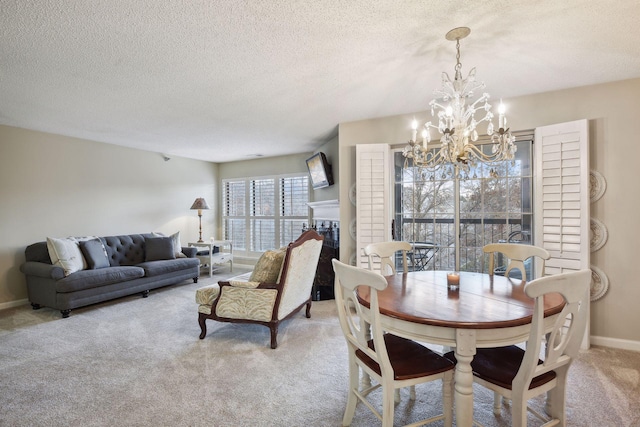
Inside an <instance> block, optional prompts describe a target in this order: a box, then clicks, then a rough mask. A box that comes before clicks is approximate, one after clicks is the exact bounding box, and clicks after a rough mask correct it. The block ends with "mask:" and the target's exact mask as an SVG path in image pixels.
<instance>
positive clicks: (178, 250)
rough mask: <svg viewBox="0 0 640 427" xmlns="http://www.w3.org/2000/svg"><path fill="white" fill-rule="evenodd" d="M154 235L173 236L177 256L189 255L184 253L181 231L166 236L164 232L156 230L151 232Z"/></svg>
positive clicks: (184, 256)
mask: <svg viewBox="0 0 640 427" xmlns="http://www.w3.org/2000/svg"><path fill="white" fill-rule="evenodd" d="M151 234H152V235H153V236H154V237H171V238H172V239H173V249H174V251H175V253H176V256H175V257H176V258H186V257H187V256H186V255H185V254H183V253H182V244H181V243H180V232H179V231H176V232H175V233H173V234H172V235H171V236H165V235H164V234H163V233H158V232H156V231H154V232H152V233H151Z"/></svg>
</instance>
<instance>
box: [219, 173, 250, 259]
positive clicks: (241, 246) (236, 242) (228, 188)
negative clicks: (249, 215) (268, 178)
mask: <svg viewBox="0 0 640 427" xmlns="http://www.w3.org/2000/svg"><path fill="white" fill-rule="evenodd" d="M246 187H247V186H246V182H245V181H244V180H243V181H226V182H224V184H223V191H222V193H223V194H222V199H223V200H222V205H223V206H224V212H223V214H222V215H223V221H222V228H223V230H224V236H225V239H228V240H231V241H233V246H234V249H235V250H236V251H246V250H247V236H246V234H247V227H246V217H245V212H246V207H247V197H246Z"/></svg>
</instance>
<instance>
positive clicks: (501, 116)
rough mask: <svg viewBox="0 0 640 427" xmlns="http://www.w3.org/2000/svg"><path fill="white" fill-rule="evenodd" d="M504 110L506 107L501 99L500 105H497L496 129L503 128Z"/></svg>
mask: <svg viewBox="0 0 640 427" xmlns="http://www.w3.org/2000/svg"><path fill="white" fill-rule="evenodd" d="M505 112H506V108H505V106H504V104H503V103H502V99H501V100H500V105H499V106H498V129H504V127H505V122H504V113H505Z"/></svg>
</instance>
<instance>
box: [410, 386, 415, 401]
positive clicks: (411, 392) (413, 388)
mask: <svg viewBox="0 0 640 427" xmlns="http://www.w3.org/2000/svg"><path fill="white" fill-rule="evenodd" d="M409 399H411V400H416V386H414V385H412V386H411V387H409Z"/></svg>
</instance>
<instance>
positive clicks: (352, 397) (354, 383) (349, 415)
mask: <svg viewBox="0 0 640 427" xmlns="http://www.w3.org/2000/svg"><path fill="white" fill-rule="evenodd" d="M359 385H360V367H359V366H358V364H357V363H356V362H355V360H353V359H352V357H351V355H350V357H349V394H348V396H347V407H346V408H345V410H344V416H343V417H342V425H343V426H349V425H351V421H352V420H353V416H354V415H355V413H356V404H357V403H358V397H357V396H356V390H358V387H359Z"/></svg>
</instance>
